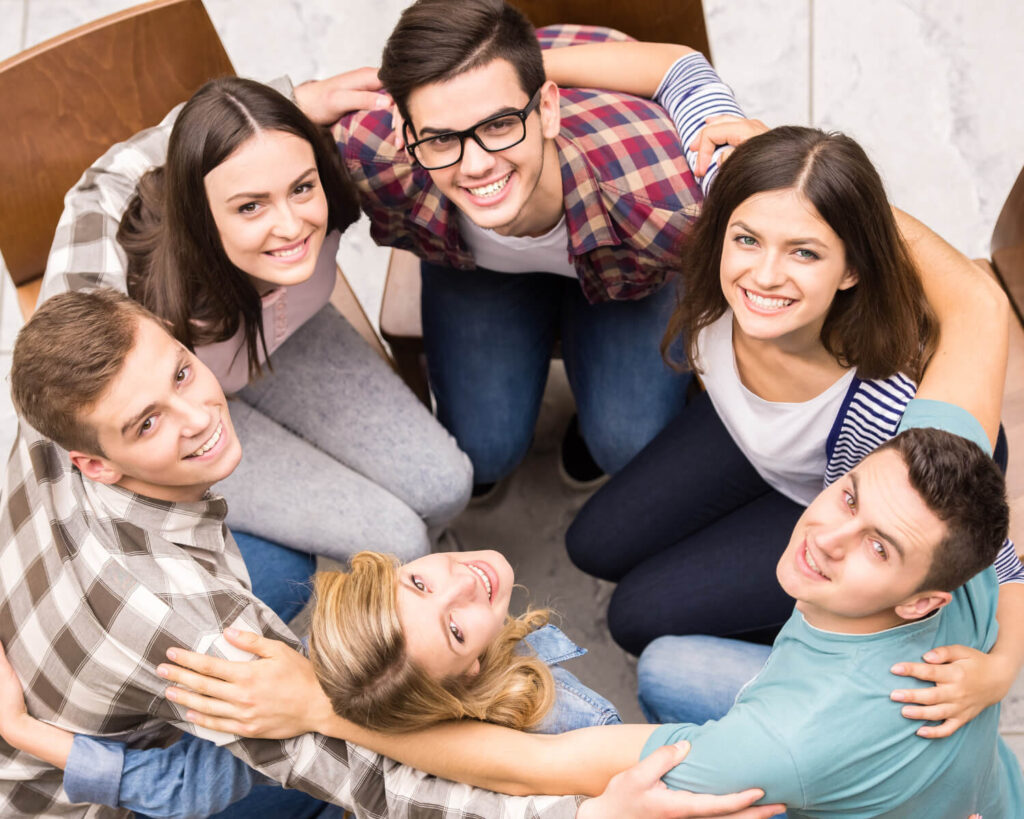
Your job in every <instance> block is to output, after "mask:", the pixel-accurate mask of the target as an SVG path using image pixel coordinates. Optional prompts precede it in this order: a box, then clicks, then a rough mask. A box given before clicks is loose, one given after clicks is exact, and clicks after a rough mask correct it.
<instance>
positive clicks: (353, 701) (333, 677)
mask: <svg viewBox="0 0 1024 819" xmlns="http://www.w3.org/2000/svg"><path fill="white" fill-rule="evenodd" d="M398 565H399V563H398V561H397V559H396V558H394V557H393V556H391V555H384V554H379V553H377V552H359V553H358V554H357V555H356V556H355V557H353V558H352V560H351V563H350V570H349V571H348V572H319V573H317V575H316V577H315V578H314V585H313V595H314V602H313V617H312V626H311V628H310V634H309V656H310V659H311V660H312V662H313V671H314V673H315V674H316V676H317V679H318V680H319V681H320V686H321V688H323V690H324V693H326V694H327V698H328V699H329V700H330V702H331V706H332V707H333V708H334V711H335V713H337V714H338V715H339V716H342V717H344V718H345V719H348V720H351V721H352V722H355V723H357V724H359V725H363V726H365V727H367V728H371V729H373V730H376V731H385V732H388V733H399V732H403V731H413V730H416V729H417V728H424V727H426V726H428V725H433V724H435V723H437V722H443V721H445V720H450V719H461V718H463V717H468V718H470V719H478V720H484V721H486V722H494V723H497V724H499V725H506V726H508V727H510V728H517V729H525V728H530V727H532V726H534V725H536V724H537V723H538V722H540V720H541V719H542V718H543V717H544V715H545V714H546V713H547V712H548V710H550V708H551V705H552V703H553V702H554V697H555V694H554V681H553V679H552V677H551V672H550V671H549V670H548V667H547V666H546V665H545V664H544V662H543V661H541V660H540V659H539V658H537V657H536V656H534V655H533V654H529V653H522V652H521V651H520V648H519V643H520V641H521V640H522V639H523V637H525V636H526V635H527V634H529V633H530V632H531V631H534V630H535V629H538V628H540V627H541V626H542V625H544V624H545V623H546V622H547V621H548V616H549V612H548V611H546V610H538V611H528V612H527V613H526V614H523V615H521V616H519V617H517V618H509V619H508V620H507V621H506V623H505V626H504V628H503V629H502V630H501V632H500V633H499V634H498V636H497V637H496V638H495V639H494V641H493V642H492V643H491V645H490V646H489V647H488V648H487V650H486V651H485V652H484V655H483V656H482V657H481V658H480V671H479V672H478V673H476V674H473V675H459V676H456V677H448V678H445V679H440V680H438V679H435V678H433V677H431V676H430V675H429V674H427V672H426V671H424V670H423V668H421V667H420V666H419V665H417V664H416V663H415V662H413V660H412V659H411V658H410V657H409V654H408V651H407V650H406V642H405V636H404V635H403V633H402V627H401V624H400V623H399V620H398V605H397V602H396V597H395V593H396V587H397V579H398V574H397V568H398Z"/></svg>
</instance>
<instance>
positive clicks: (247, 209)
mask: <svg viewBox="0 0 1024 819" xmlns="http://www.w3.org/2000/svg"><path fill="white" fill-rule="evenodd" d="M259 206H260V205H259V202H246V203H245V204H244V205H239V206H238V212H239V213H246V214H250V215H251V214H253V213H256V211H257V210H258V209H259Z"/></svg>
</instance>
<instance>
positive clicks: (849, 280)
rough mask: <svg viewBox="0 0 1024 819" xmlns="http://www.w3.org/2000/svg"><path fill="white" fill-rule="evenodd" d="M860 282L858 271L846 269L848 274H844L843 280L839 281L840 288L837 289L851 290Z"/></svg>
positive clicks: (850, 268)
mask: <svg viewBox="0 0 1024 819" xmlns="http://www.w3.org/2000/svg"><path fill="white" fill-rule="evenodd" d="M858 280H859V277H858V276H857V271H856V270H854V269H853V268H852V267H848V268H846V272H845V273H843V278H841V279H840V280H839V287H838V288H837V289H839V290H849V289H850V288H851V287H853V286H854V285H855V284H856V283H857V282H858Z"/></svg>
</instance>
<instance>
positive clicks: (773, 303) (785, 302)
mask: <svg viewBox="0 0 1024 819" xmlns="http://www.w3.org/2000/svg"><path fill="white" fill-rule="evenodd" d="M743 292H744V293H746V294H747V298H748V299H750V300H751V301H752V302H753V303H754V304H756V305H757V306H758V307H761V308H763V309H765V310H780V309H782V308H783V307H789V305H791V304H792V303H793V302H794V301H795V299H766V298H765V297H764V296H759V295H758V294H757V293H751V292H750V291H749V290H746V289H744V291H743Z"/></svg>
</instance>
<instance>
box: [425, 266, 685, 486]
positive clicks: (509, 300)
mask: <svg viewBox="0 0 1024 819" xmlns="http://www.w3.org/2000/svg"><path fill="white" fill-rule="evenodd" d="M422 271H423V298H422V310H423V342H424V346H425V348H426V353H427V363H428V367H429V371H430V385H431V387H432V388H433V391H434V396H435V397H436V399H437V415H438V419H439V420H440V421H441V423H442V424H444V425H445V426H446V427H447V428H448V430H449V431H450V432H451V433H452V435H454V436H455V440H456V441H457V442H458V444H459V447H460V448H461V449H462V450H463V451H464V452H465V453H466V454H467V455H469V458H470V460H471V461H472V462H473V476H474V481H475V482H476V483H478V484H482V483H491V482H494V481H497V480H499V479H501V478H502V477H504V476H505V475H507V474H509V473H510V472H511V471H512V470H513V469H514V468H515V467H516V466H517V465H518V464H519V462H520V461H521V460H522V459H523V457H524V456H525V454H526V451H527V450H528V449H529V447H530V441H531V440H532V438H533V429H534V426H535V424H536V421H537V413H538V411H539V409H540V401H541V396H542V394H543V392H544V384H545V382H546V380H547V374H548V366H549V363H550V359H551V350H552V347H553V345H554V343H555V339H556V338H559V337H560V338H561V341H562V357H563V359H564V360H565V369H566V373H567V374H568V376H569V383H570V385H571V386H572V391H573V395H574V396H575V398H576V407H577V411H578V413H579V424H580V431H581V433H582V435H583V438H584V440H586V442H587V445H588V446H589V448H590V452H591V454H592V455H593V457H594V460H595V461H596V462H597V463H598V465H599V466H600V467H601V468H602V469H604V470H605V471H606V472H609V473H615V472H617V471H618V470H619V469H621V468H622V467H623V466H624V465H625V464H626V463H627V462H628V461H629V460H630V459H631V458H632V457H633V456H634V455H635V454H636V453H637V452H639V451H640V450H641V449H642V448H643V447H644V445H645V444H647V442H648V441H650V440H651V438H653V437H654V436H655V435H656V434H657V433H658V431H659V430H661V429H662V428H663V427H664V426H665V424H666V423H667V422H668V421H669V419H671V418H672V417H673V416H675V415H676V414H677V413H678V412H679V411H680V410H681V409H682V407H683V403H684V401H685V395H686V386H687V384H688V382H689V375H681V374H679V373H677V372H675V371H674V370H672V369H671V368H670V367H668V366H667V365H666V364H665V363H664V362H663V361H662V360H661V355H660V352H659V350H658V345H659V343H660V341H661V335H662V333H663V332H664V329H665V324H666V322H667V321H668V317H669V315H670V313H671V311H672V307H673V304H674V287H673V286H672V285H671V284H670V285H668V286H666V287H663V288H662V289H661V290H660V291H658V292H657V293H655V294H653V295H651V296H648V297H647V298H644V299H640V300H638V301H617V302H604V303H600V304H589V303H588V302H587V300H586V299H585V298H584V296H583V293H582V291H581V290H580V285H579V282H578V281H576V280H574V279H570V278H567V277H565V276H557V275H554V274H549V273H527V274H509V273H495V272H492V271H489V270H483V269H480V268H477V269H475V270H456V269H453V268H449V267H441V266H437V265H432V264H427V263H426V262H424V263H423V264H422Z"/></svg>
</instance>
